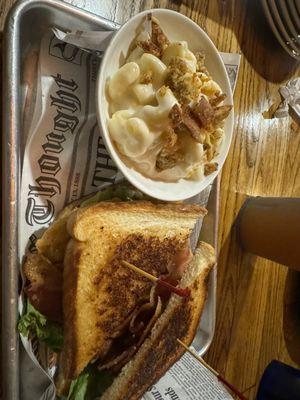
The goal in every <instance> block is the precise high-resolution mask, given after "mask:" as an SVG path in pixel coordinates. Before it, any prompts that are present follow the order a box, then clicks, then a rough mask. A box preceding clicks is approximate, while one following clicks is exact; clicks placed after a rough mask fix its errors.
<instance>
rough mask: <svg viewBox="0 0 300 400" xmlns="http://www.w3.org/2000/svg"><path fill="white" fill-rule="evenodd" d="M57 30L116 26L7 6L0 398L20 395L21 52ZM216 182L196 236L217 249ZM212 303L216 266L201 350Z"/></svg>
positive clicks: (31, 0) (56, 11)
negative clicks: (0, 379)
mask: <svg viewBox="0 0 300 400" xmlns="http://www.w3.org/2000/svg"><path fill="white" fill-rule="evenodd" d="M53 25H55V26H57V27H59V28H61V29H81V30H97V29H99V28H101V29H109V30H111V29H117V28H118V24H116V23H114V22H112V21H108V20H107V19H104V18H102V17H99V16H96V15H94V14H91V13H88V12H86V11H84V10H81V9H78V8H76V7H74V6H71V5H69V4H66V3H63V2H61V1H57V0H23V1H18V2H17V3H16V4H15V6H14V7H13V8H12V9H11V11H10V13H9V15H8V17H7V20H6V25H5V32H4V65H3V232H2V233H3V235H2V238H3V246H2V249H3V255H2V271H3V280H2V297H3V300H2V301H3V303H2V304H3V305H2V307H3V314H2V357H3V360H2V365H3V369H2V371H3V399H5V400H18V399H19V398H20V361H19V360H20V358H19V337H18V333H17V331H16V324H17V320H18V309H17V303H18V286H19V268H20V265H19V261H18V213H19V206H20V204H21V201H22V199H21V198H20V180H21V160H22V152H23V144H24V138H23V130H22V115H21V111H22V104H23V102H24V99H23V91H22V86H21V82H22V74H23V69H22V66H23V65H24V61H25V59H26V55H27V54H29V52H30V49H32V48H36V47H37V46H38V44H39V42H40V40H41V38H42V36H43V34H44V33H45V32H46V30H48V29H49V28H50V27H51V26H53ZM218 188H219V181H218V180H216V181H215V182H214V184H213V186H212V190H211V194H210V198H209V202H208V205H207V208H208V211H209V214H208V216H207V217H206V218H205V219H204V223H203V227H202V230H201V234H200V237H201V239H202V240H205V241H206V242H208V243H211V244H213V245H214V246H215V247H216V244H217V226H218V198H219V189H218ZM215 307H216V269H214V270H213V271H212V274H211V278H210V283H209V292H208V299H207V303H206V308H205V311H204V314H203V317H202V322H201V326H200V327H199V329H198V332H197V335H196V338H195V341H194V343H193V345H194V347H195V348H196V349H197V351H198V352H199V353H200V354H204V353H205V352H206V351H207V349H208V347H209V345H210V343H211V341H212V338H213V334H214V328H215Z"/></svg>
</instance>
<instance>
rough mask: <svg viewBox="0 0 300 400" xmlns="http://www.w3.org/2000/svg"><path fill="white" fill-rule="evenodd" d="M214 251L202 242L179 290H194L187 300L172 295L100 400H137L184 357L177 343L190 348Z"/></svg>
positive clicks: (205, 290) (182, 350) (212, 262)
mask: <svg viewBox="0 0 300 400" xmlns="http://www.w3.org/2000/svg"><path fill="white" fill-rule="evenodd" d="M215 262H216V260H215V252H214V249H213V248H212V247H211V246H210V245H208V244H207V243H204V242H200V243H199V246H198V248H197V250H196V253H195V256H194V258H193V261H192V262H191V264H190V265H189V267H188V269H187V270H186V272H185V274H184V276H183V278H182V280H181V283H180V286H181V287H187V286H189V287H190V288H191V296H190V297H189V298H188V299H183V298H180V297H178V296H176V295H172V297H171V299H170V301H169V303H168V306H167V308H166V310H165V312H164V313H163V314H162V315H161V317H160V318H159V319H158V321H157V322H156V324H155V325H154V327H153V329H152V331H151V334H150V336H149V337H148V339H146V340H145V342H144V343H143V345H142V347H141V348H140V349H139V351H138V352H137V354H136V355H135V356H134V357H133V358H132V360H131V361H129V362H128V364H126V365H125V367H124V368H123V369H122V371H121V373H120V374H119V376H118V377H117V378H116V379H115V380H114V382H113V384H112V385H111V386H110V387H109V388H108V389H107V390H106V391H105V392H104V394H103V395H102V396H101V400H138V399H140V398H141V396H142V395H143V394H144V393H145V392H146V390H147V389H148V388H149V387H150V386H151V385H153V384H154V383H155V382H156V381H157V380H158V379H159V378H160V377H162V376H163V375H164V373H165V372H166V371H167V370H168V369H169V368H170V367H171V366H172V365H173V364H174V363H175V362H176V361H177V360H178V359H179V358H180V357H181V356H182V354H183V353H184V349H183V348H182V346H180V345H179V344H178V343H177V341H176V339H177V338H178V339H181V340H182V341H183V342H184V343H186V344H187V345H190V344H191V342H192V340H193V338H194V336H195V332H196V330H197V326H198V324H199V319H200V317H201V314H202V311H203V307H204V302H205V298H206V293H207V281H208V275H209V272H210V270H211V268H212V267H213V265H214V264H215Z"/></svg>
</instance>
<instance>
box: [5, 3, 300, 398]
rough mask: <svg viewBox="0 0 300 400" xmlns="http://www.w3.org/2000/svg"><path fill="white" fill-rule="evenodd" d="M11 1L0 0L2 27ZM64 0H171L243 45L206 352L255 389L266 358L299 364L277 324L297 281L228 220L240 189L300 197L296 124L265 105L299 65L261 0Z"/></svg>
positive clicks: (234, 46)
mask: <svg viewBox="0 0 300 400" xmlns="http://www.w3.org/2000/svg"><path fill="white" fill-rule="evenodd" d="M14 2H15V1H14V0H0V25H1V26H0V28H1V30H2V28H3V23H4V20H5V16H6V14H7V12H8V10H9V8H10V6H11V5H12V4H13V3H14ZM69 2H70V3H72V4H74V5H78V6H81V7H84V8H86V9H87V10H89V11H94V12H96V13H98V14H100V15H103V16H104V17H107V18H109V19H112V20H115V21H117V22H120V23H122V22H124V21H126V20H127V19H128V18H129V17H130V16H131V15H134V14H136V13H138V12H139V11H142V10H144V9H150V8H154V7H164V8H171V9H174V10H176V11H179V12H181V13H183V14H185V15H187V16H188V17H190V18H191V19H192V20H194V21H195V22H196V23H197V24H199V25H200V26H201V27H202V28H203V29H204V30H205V31H206V32H207V33H208V35H209V36H210V37H211V39H212V40H213V41H214V43H215V44H216V46H217V48H218V49H219V50H220V51H223V52H233V53H240V54H241V55H242V58H241V65H240V71H239V77H238V81H237V86H236V91H235V95H234V106H235V127H234V135H233V141H232V145H231V149H230V153H229V155H228V158H227V161H226V163H225V166H224V168H223V173H222V182H221V210H220V211H221V212H220V226H219V249H220V254H219V262H218V290H217V321H216V332H215V336H214V340H213V343H212V345H211V347H210V350H209V351H208V353H207V355H206V360H207V361H208V362H209V363H210V364H211V365H212V366H213V368H215V369H216V370H218V371H219V372H220V373H222V374H223V375H224V376H225V377H226V378H227V380H228V381H230V382H232V383H234V384H235V386H236V387H238V388H239V389H240V390H241V391H242V392H243V393H244V395H245V396H246V397H247V398H249V399H255V395H256V391H257V386H258V383H259V380H260V377H261V375H262V372H263V370H264V368H265V367H266V366H267V364H268V363H269V362H270V361H271V360H273V359H278V360H281V361H283V362H286V363H288V364H290V365H297V364H296V362H297V360H298V365H299V362H300V360H299V359H300V356H299V353H300V351H299V352H298V355H297V354H296V351H294V352H293V351H291V350H290V352H291V354H289V351H288V350H289V349H290V348H292V347H293V343H292V342H293V335H292V333H293V329H292V328H291V327H290V326H289V327H288V328H287V327H286V323H285V324H284V322H285V321H286V320H285V316H286V314H285V307H284V304H285V302H286V301H290V302H292V301H293V295H292V294H291V292H290V290H285V288H286V285H287V283H288V286H289V287H290V286H292V285H290V284H289V282H292V284H293V285H294V286H295V285H296V283H295V282H296V281H295V279H294V275H292V274H291V273H289V274H287V272H288V270H287V268H285V267H283V266H281V265H278V264H275V263H273V262H270V261H267V260H264V259H260V258H256V257H254V256H251V255H249V254H244V253H243V252H242V251H241V249H240V248H239V246H238V244H237V241H236V233H235V229H234V221H235V218H236V216H237V213H238V211H239V209H240V207H241V205H242V204H243V201H244V199H245V197H246V196H247V195H254V196H257V195H259V196H288V197H300V129H299V126H297V125H296V124H294V123H292V119H291V118H290V117H288V118H282V119H267V118H266V114H267V113H265V114H264V115H263V113H264V112H265V111H267V110H268V109H269V108H270V107H271V106H272V105H273V104H274V103H278V101H279V100H280V96H279V93H278V88H279V87H280V85H282V83H284V82H286V81H287V80H289V79H290V78H291V77H293V76H299V68H297V64H296V62H295V61H294V60H293V59H291V58H290V57H289V56H288V55H287V54H286V53H285V52H284V51H283V50H282V49H281V47H280V46H279V45H278V44H277V42H276V40H275V38H274V36H273V34H272V32H271V31H270V29H269V27H268V24H267V21H266V19H265V17H264V15H263V11H262V8H261V4H260V2H259V0H257V1H255V0H248V1H247V0H240V1H234V0H213V1H209V0H197V1H191V0H185V1H177V0H173V1H167V0H156V1H152V0H135V1H131V0H120V1H117V0H97V1H95V0H69ZM298 67H299V64H298ZM287 276H288V278H289V279H287ZM299 292H300V291H299ZM299 292H298V293H299ZM287 297H288V298H287ZM283 325H284V327H283ZM283 328H284V329H283ZM285 336H286V338H285ZM298 350H299V349H298Z"/></svg>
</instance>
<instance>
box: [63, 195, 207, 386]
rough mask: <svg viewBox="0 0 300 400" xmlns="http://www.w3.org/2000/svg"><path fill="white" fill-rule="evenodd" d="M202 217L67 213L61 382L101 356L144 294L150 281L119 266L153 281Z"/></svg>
mask: <svg viewBox="0 0 300 400" xmlns="http://www.w3.org/2000/svg"><path fill="white" fill-rule="evenodd" d="M205 213H206V211H205V209H203V208H201V207H199V206H196V205H186V204H152V203H150V202H128V203H114V202H102V203H99V204H96V205H94V206H91V207H88V208H83V209H79V210H78V211H76V212H75V213H72V214H71V215H70V217H69V219H68V224H67V225H68V232H69V234H70V235H71V237H72V239H71V240H70V241H69V243H68V246H67V250H66V254H65V259H64V278H63V281H64V284H63V310H64V347H63V352H62V360H63V365H62V370H63V374H64V376H65V378H66V379H74V378H76V377H77V376H78V375H79V374H80V373H81V371H82V370H83V369H84V368H85V366H86V365H87V364H88V363H89V362H90V361H92V360H93V359H96V358H97V359H101V358H102V357H104V356H105V354H106V352H107V351H108V348H109V347H110V345H111V343H112V340H113V337H114V335H115V333H116V332H117V331H118V329H119V328H120V326H122V323H123V322H124V320H125V319H126V318H127V317H128V315H129V314H130V313H131V312H132V311H133V310H134V308H135V307H136V306H137V304H139V301H140V300H141V299H142V298H144V297H145V296H146V297H147V296H149V293H150V290H151V287H152V284H151V282H149V281H148V280H147V279H146V278H143V277H140V276H137V274H135V273H134V272H132V271H130V270H128V269H126V268H125V267H123V266H121V263H120V261H121V260H122V259H124V260H126V261H129V262H132V263H133V264H135V265H137V266H139V267H140V268H142V269H144V270H146V271H148V272H149V273H151V274H153V275H155V276H159V275H161V274H163V273H166V272H167V267H168V265H169V264H170V263H172V262H174V257H175V256H176V254H177V253H178V252H180V251H181V250H182V248H183V247H184V246H185V245H186V242H187V240H188V238H189V236H190V233H191V231H192V229H193V228H194V225H195V223H196V221H197V219H198V218H199V217H202V216H204V215H205Z"/></svg>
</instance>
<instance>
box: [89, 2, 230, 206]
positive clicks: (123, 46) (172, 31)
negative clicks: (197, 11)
mask: <svg viewBox="0 0 300 400" xmlns="http://www.w3.org/2000/svg"><path fill="white" fill-rule="evenodd" d="M149 12H150V11H144V12H142V13H140V14H137V15H135V16H134V17H133V18H131V19H130V20H129V21H127V22H126V23H125V24H124V25H123V26H122V27H121V28H120V29H119V31H118V32H117V33H116V34H115V36H114V37H113V39H112V40H111V42H110V44H109V46H108V47H107V49H106V52H105V54H104V57H103V60H102V63H101V68H100V70H99V74H98V82H97V86H96V99H97V115H98V121H99V125H100V129H101V133H102V136H103V141H104V143H105V146H106V148H107V151H108V152H109V154H110V156H111V158H112V159H113V160H114V162H115V163H116V165H117V167H118V168H119V170H120V171H121V172H122V173H123V175H124V176H125V177H126V178H127V179H128V181H129V182H131V183H132V184H133V185H134V186H135V187H137V188H138V189H140V190H141V191H142V192H144V193H146V194H148V195H149V196H152V197H154V198H157V199H160V200H166V201H176V200H184V199H188V198H190V197H192V196H194V195H196V194H198V193H200V192H201V191H202V190H204V189H205V188H206V187H207V186H208V185H209V184H210V183H211V182H212V181H213V180H214V178H215V177H216V176H217V174H218V173H219V172H220V169H221V168H222V165H223V163H224V161H225V159H226V156H227V153H228V150H229V147H230V142H231V137H232V131H233V111H232V112H231V113H230V115H229V116H228V118H227V120H226V122H225V137H224V139H223V142H222V145H221V148H220V151H219V155H218V156H217V157H215V158H214V160H213V161H215V162H217V163H218V165H219V168H218V170H217V171H215V172H213V173H212V174H210V175H208V176H207V177H205V178H204V179H203V180H201V181H192V180H187V179H180V180H179V181H178V182H162V181H156V180H152V179H150V178H147V177H145V176H143V175H142V174H141V173H139V172H137V171H136V170H134V169H133V168H130V167H128V166H127V165H126V164H125V163H124V162H123V161H122V160H121V158H120V157H119V154H118V152H117V150H116V148H115V145H114V143H113V141H112V140H111V138H110V134H109V130H108V119H109V113H108V101H107V98H106V95H105V86H106V82H107V79H108V78H109V77H111V76H112V75H113V74H114V73H115V72H116V71H117V70H118V69H119V68H120V67H121V66H122V65H123V64H124V60H125V58H126V56H127V54H128V49H129V47H130V45H131V44H132V42H133V40H134V39H135V37H136V31H137V28H138V27H139V26H140V24H141V23H142V21H144V20H145V17H146V15H147V14H148V13H149ZM151 13H152V14H153V15H154V16H155V17H157V18H158V20H159V23H160V25H161V27H162V28H163V30H164V32H165V33H166V35H167V36H168V38H169V39H170V40H171V41H179V40H185V41H187V42H188V46H189V48H190V50H192V51H193V52H196V51H204V53H205V59H206V61H205V65H206V66H207V68H208V70H209V72H210V74H211V76H212V77H213V79H214V80H215V81H216V82H217V83H218V84H219V85H220V87H221V89H222V91H223V92H224V93H226V94H227V99H226V103H227V104H233V99H232V91H231V88H230V83H229V79H228V76H227V73H226V70H225V66H224V63H223V61H222V59H221V57H220V55H219V53H218V50H217V49H216V47H215V45H214V44H213V42H212V41H211V39H210V38H209V37H208V36H207V34H206V33H205V32H204V31H203V30H202V29H201V28H200V27H199V26H198V25H197V24H195V23H194V22H193V21H191V20H190V19H189V18H187V17H185V16H184V15H182V14H179V13H177V12H175V11H170V10H166V9H155V10H151Z"/></svg>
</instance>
